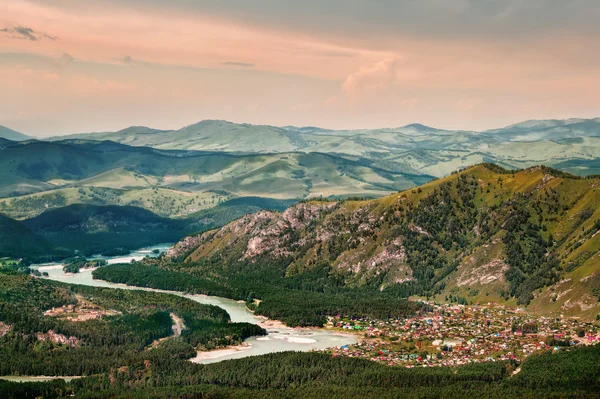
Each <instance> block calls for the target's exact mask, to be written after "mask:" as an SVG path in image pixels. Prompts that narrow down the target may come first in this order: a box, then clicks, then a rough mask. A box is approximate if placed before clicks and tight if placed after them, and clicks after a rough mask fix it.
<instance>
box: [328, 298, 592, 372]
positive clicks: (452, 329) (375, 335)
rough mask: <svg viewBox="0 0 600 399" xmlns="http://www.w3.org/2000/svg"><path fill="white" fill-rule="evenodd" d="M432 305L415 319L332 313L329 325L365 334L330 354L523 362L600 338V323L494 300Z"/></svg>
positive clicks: (412, 363) (397, 360) (429, 362)
mask: <svg viewBox="0 0 600 399" xmlns="http://www.w3.org/2000/svg"><path fill="white" fill-rule="evenodd" d="M429 305H430V306H429V309H430V310H429V311H425V312H421V313H420V314H418V315H416V316H414V317H411V318H401V319H390V320H387V321H383V320H369V319H361V318H345V317H341V316H336V317H330V318H329V322H328V327H329V328H335V329H339V330H340V331H344V332H353V333H355V334H356V333H358V334H361V335H362V337H363V338H362V339H361V340H359V342H358V343H356V344H355V345H347V346H342V347H338V348H332V349H329V350H327V352H329V353H332V355H333V356H348V357H359V358H366V359H370V360H373V361H376V362H380V363H384V364H387V365H390V366H393V365H398V366H405V367H407V368H412V367H417V366H421V367H435V366H458V365H463V364H469V363H479V362H487V361H503V360H504V361H514V362H520V361H522V360H523V359H525V358H526V357H528V356H530V355H532V354H534V353H536V352H541V351H555V352H558V351H564V350H568V348H570V347H572V346H576V345H595V344H597V343H598V342H599V341H600V328H599V326H598V325H596V324H594V323H591V322H586V321H583V320H579V319H576V318H564V317H560V318H551V317H536V316H533V315H531V314H528V313H527V312H525V311H524V310H522V309H519V308H517V309H514V308H509V307H506V306H502V305H497V304H491V303H490V304H487V305H472V306H464V305H456V304H442V305H440V304H433V303H429Z"/></svg>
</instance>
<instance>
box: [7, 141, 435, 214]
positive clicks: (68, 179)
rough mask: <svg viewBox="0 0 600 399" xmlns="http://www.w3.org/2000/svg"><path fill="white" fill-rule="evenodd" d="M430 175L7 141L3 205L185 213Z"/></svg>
mask: <svg viewBox="0 0 600 399" xmlns="http://www.w3.org/2000/svg"><path fill="white" fill-rule="evenodd" d="M430 179H431V176H428V175H421V174H410V173H401V172H397V171H395V170H393V169H391V168H387V167H386V165H377V164H375V163H374V162H372V161H370V160H368V159H365V158H360V157H342V156H336V155H331V154H322V153H309V154H306V153H285V154H247V155H243V154H231V153H222V152H219V153H218V152H197V151H163V150H155V149H152V148H146V147H131V146H127V145H123V144H117V143H114V142H110V141H85V140H65V141H61V142H40V141H29V142H24V143H13V144H12V145H8V146H6V147H4V148H0V197H5V198H4V199H0V210H1V211H2V212H4V213H5V214H7V215H10V216H12V217H14V218H25V217H31V216H35V215H37V214H39V213H41V212H43V211H44V210H46V209H52V208H56V207H61V206H65V205H69V204H75V203H83V204H90V205H132V206H139V207H144V208H146V209H148V210H151V211H153V212H155V213H158V214H160V215H162V216H168V217H185V216H187V215H189V214H192V213H196V212H198V211H201V210H203V209H207V208H210V207H213V206H215V205H217V204H219V203H220V202H223V201H225V200H227V199H233V198H240V197H266V198H274V199H282V200H287V199H299V198H309V197H319V196H324V197H327V196H331V195H336V196H357V195H358V196H382V195H385V194H389V193H391V192H394V191H398V190H401V189H406V188H409V187H413V186H415V185H417V184H421V183H423V182H426V181H429V180H430ZM9 198H10V199H9Z"/></svg>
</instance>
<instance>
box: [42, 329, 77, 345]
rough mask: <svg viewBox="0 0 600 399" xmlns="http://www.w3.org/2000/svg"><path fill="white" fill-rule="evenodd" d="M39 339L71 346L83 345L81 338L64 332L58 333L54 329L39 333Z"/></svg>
mask: <svg viewBox="0 0 600 399" xmlns="http://www.w3.org/2000/svg"><path fill="white" fill-rule="evenodd" d="M37 339H38V340H40V341H50V342H54V343H55V344H60V345H66V346H70V347H77V346H80V345H81V340H80V339H79V338H77V337H67V336H66V335H64V334H57V333H56V332H54V331H53V330H49V331H48V332H47V333H45V334H43V333H37Z"/></svg>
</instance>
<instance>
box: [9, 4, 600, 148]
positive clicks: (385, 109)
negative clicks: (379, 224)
mask: <svg viewBox="0 0 600 399" xmlns="http://www.w3.org/2000/svg"><path fill="white" fill-rule="evenodd" d="M598 21H600V1H597V0H303V1H297V0H296V1H288V0H103V1H91V0H53V1H47V0H0V125H4V126H7V127H10V128H12V129H15V130H18V131H21V132H23V133H26V134H30V135H33V136H37V137H47V136H51V135H59V134H68V133H79V132H91V131H114V130H119V129H122V128H125V127H127V126H131V125H144V126H150V127H154V128H160V129H176V128H180V127H183V126H185V125H189V124H192V123H196V122H198V121H200V120H203V119H224V120H229V121H232V122H239V123H241V122H244V123H252V124H269V125H278V126H285V125H296V126H320V127H325V128H333V129H359V128H377V127H397V126H403V125H406V124H409V123H423V124H426V125H430V126H434V127H439V128H447V129H466V130H484V129H490V128H496V127H502V126H506V125H509V124H511V123H516V122H520V121H523V120H528V119H562V118H570V117H582V118H586V117H590V118H591V117H598V116H600V51H598V49H600V24H599V23H598Z"/></svg>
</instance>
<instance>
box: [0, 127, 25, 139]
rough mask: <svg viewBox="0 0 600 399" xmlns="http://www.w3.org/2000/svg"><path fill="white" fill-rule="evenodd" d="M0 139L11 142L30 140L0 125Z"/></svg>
mask: <svg viewBox="0 0 600 399" xmlns="http://www.w3.org/2000/svg"><path fill="white" fill-rule="evenodd" d="M0 137H2V138H5V139H7V140H12V141H23V140H28V139H30V138H31V137H29V136H26V135H24V134H23V133H19V132H17V131H16V130H12V129H10V128H8V127H6V126H2V125H0Z"/></svg>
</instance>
